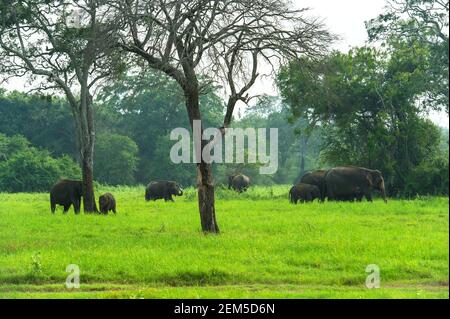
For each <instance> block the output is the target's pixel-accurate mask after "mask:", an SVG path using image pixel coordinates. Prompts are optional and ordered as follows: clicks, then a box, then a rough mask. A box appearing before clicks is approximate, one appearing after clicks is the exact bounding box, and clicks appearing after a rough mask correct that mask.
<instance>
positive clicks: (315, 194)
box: [289, 183, 320, 204]
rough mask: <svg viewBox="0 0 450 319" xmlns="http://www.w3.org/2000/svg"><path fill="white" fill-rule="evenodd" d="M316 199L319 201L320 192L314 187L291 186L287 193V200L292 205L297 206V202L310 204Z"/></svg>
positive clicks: (301, 184) (303, 185)
mask: <svg viewBox="0 0 450 319" xmlns="http://www.w3.org/2000/svg"><path fill="white" fill-rule="evenodd" d="M316 198H318V199H320V190H319V188H318V187H317V186H314V185H309V184H303V183H300V184H297V185H295V186H292V188H291V190H290V191H289V199H290V201H291V203H293V204H297V202H298V201H299V200H300V202H301V203H304V202H312V201H314V200H315V199H316Z"/></svg>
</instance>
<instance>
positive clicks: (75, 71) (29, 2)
mask: <svg viewBox="0 0 450 319" xmlns="http://www.w3.org/2000/svg"><path fill="white" fill-rule="evenodd" d="M104 5H105V3H104V1H101V0H81V1H78V0H72V1H48V0H18V1H11V0H3V1H1V2H0V6H1V10H0V59H1V61H2V63H1V64H0V72H1V73H4V77H5V78H9V77H24V76H26V77H28V78H29V79H30V80H31V81H30V82H32V83H33V84H34V88H35V89H37V90H39V91H47V92H55V91H57V92H58V93H62V94H64V95H65V97H66V99H67V102H68V105H69V106H70V110H71V113H72V115H73V121H74V127H75V130H74V133H75V134H74V135H75V139H76V144H77V148H78V154H79V157H80V164H81V170H82V173H83V178H82V180H83V203H84V210H85V211H86V212H93V211H97V207H96V202H95V196H94V186H93V178H94V175H93V174H94V172H93V165H94V164H93V155H94V147H95V128H94V116H93V106H92V102H93V94H94V92H95V91H96V89H98V88H99V87H100V84H101V83H102V82H104V81H105V80H106V79H109V78H111V77H112V75H115V74H117V73H120V72H121V71H122V70H123V67H122V66H123V65H122V63H121V62H120V61H121V57H120V53H119V52H118V51H115V50H113V48H112V46H113V43H114V39H113V37H114V34H115V30H116V26H117V23H116V21H114V20H112V19H110V18H109V16H108V14H109V13H108V10H106V8H105V6H104ZM72 20H74V22H71V21H72Z"/></svg>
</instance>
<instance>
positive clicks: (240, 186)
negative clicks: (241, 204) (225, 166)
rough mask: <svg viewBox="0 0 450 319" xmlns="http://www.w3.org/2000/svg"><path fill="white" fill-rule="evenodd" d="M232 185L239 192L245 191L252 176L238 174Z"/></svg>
mask: <svg viewBox="0 0 450 319" xmlns="http://www.w3.org/2000/svg"><path fill="white" fill-rule="evenodd" d="M231 186H232V187H233V189H234V190H235V191H237V192H238V193H242V192H245V191H247V189H248V187H249V186H250V177H248V176H246V175H244V174H237V175H236V176H234V177H233V179H232V180H231Z"/></svg>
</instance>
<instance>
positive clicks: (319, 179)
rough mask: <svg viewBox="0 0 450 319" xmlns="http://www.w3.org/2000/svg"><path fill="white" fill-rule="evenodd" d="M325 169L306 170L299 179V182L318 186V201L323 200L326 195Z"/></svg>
mask: <svg viewBox="0 0 450 319" xmlns="http://www.w3.org/2000/svg"><path fill="white" fill-rule="evenodd" d="M326 173H327V170H316V171H311V172H307V173H306V174H305V175H303V176H302V178H301V179H300V183H303V184H309V185H314V186H317V187H318V188H319V191H320V201H321V202H323V201H324V200H325V197H326V196H327V190H326V184H325V175H326Z"/></svg>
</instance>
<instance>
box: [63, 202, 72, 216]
mask: <svg viewBox="0 0 450 319" xmlns="http://www.w3.org/2000/svg"><path fill="white" fill-rule="evenodd" d="M70 206H71V204H69V205H64V214H67V212H68V211H69V209H70Z"/></svg>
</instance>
